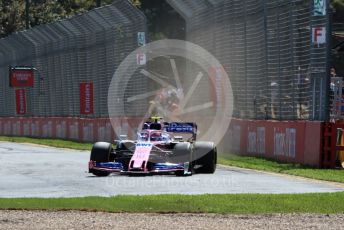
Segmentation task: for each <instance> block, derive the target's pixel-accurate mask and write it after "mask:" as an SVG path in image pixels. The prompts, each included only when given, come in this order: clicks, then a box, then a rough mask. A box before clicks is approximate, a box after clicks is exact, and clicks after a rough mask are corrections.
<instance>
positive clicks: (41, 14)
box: [0, 0, 112, 37]
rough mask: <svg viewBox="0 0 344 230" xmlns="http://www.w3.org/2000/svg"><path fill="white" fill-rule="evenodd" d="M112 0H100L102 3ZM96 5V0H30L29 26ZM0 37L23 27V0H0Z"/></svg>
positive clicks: (64, 16)
mask: <svg viewBox="0 0 344 230" xmlns="http://www.w3.org/2000/svg"><path fill="white" fill-rule="evenodd" d="M110 3H112V0H102V5H105V4H110ZM95 7H96V0H31V3H30V8H29V15H30V22H29V24H30V26H31V27H34V26H36V25H40V24H45V23H50V22H54V21H56V20H61V19H64V18H68V17H71V16H74V15H76V14H80V13H83V12H86V11H88V10H91V9H93V8H95ZM0 12H1V14H0V20H1V24H0V37H5V36H8V35H9V34H11V33H13V32H16V31H20V30H24V29H25V0H2V1H1V2H0Z"/></svg>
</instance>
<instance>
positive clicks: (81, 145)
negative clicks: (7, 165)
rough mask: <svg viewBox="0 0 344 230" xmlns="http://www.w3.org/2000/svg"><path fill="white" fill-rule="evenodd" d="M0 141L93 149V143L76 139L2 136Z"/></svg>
mask: <svg viewBox="0 0 344 230" xmlns="http://www.w3.org/2000/svg"><path fill="white" fill-rule="evenodd" d="M0 141H10V142H19V143H33V144H39V145H46V146H52V147H58V148H70V149H77V150H91V148H92V144H90V143H80V142H75V141H66V140H58V139H43V138H31V137H6V136H0Z"/></svg>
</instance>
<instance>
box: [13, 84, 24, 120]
mask: <svg viewBox="0 0 344 230" xmlns="http://www.w3.org/2000/svg"><path fill="white" fill-rule="evenodd" d="M15 92H16V112H17V114H20V115H22V114H26V91H25V89H16V91H15Z"/></svg>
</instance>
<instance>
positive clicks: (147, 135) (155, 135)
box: [138, 130, 171, 141]
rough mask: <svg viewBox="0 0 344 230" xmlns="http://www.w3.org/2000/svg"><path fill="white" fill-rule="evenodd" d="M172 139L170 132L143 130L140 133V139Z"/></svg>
mask: <svg viewBox="0 0 344 230" xmlns="http://www.w3.org/2000/svg"><path fill="white" fill-rule="evenodd" d="M170 139H171V137H170V135H169V134H168V133H164V132H161V131H148V130H147V131H142V132H140V133H139V138H138V141H169V140H170Z"/></svg>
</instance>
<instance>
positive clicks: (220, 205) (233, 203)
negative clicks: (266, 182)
mask: <svg viewBox="0 0 344 230" xmlns="http://www.w3.org/2000/svg"><path fill="white" fill-rule="evenodd" d="M343 200H344V192H338V193H322V194H319V193H313V194H296V195H295V194H294V195H272V194H266V195H264V194H226V195H155V196H152V195H150V196H115V197H85V198H46V199H42V198H13V199H12V198H1V199H0V209H17V210H18V209H20V210H22V209H24V210H36V209H39V210H85V211H106V212H135V213H147V212H148V213H149V212H154V213H235V214H258V213H259V214H261V213H344V205H343Z"/></svg>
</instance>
